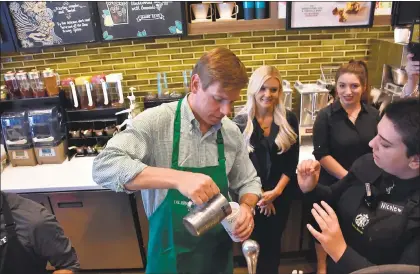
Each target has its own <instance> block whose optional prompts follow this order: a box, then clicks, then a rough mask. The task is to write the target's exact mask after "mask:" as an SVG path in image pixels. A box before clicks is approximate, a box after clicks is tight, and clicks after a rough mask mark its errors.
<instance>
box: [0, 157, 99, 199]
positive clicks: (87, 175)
mask: <svg viewBox="0 0 420 274" xmlns="http://www.w3.org/2000/svg"><path fill="white" fill-rule="evenodd" d="M93 159H94V157H78V158H73V159H71V160H70V161H68V160H66V161H64V162H63V163H62V164H57V165H37V166H18V167H12V166H11V165H9V166H8V167H6V168H5V169H4V170H3V172H2V173H1V175H0V176H1V190H2V191H7V192H16V193H34V192H59V191H77V190H99V189H103V188H102V187H101V186H99V185H97V184H96V183H95V182H94V181H93V179H92V163H93Z"/></svg>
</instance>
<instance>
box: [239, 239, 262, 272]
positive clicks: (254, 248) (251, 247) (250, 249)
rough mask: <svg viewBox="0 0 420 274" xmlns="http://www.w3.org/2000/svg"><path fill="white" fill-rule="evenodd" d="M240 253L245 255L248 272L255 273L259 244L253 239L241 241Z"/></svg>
mask: <svg viewBox="0 0 420 274" xmlns="http://www.w3.org/2000/svg"><path fill="white" fill-rule="evenodd" d="M242 253H243V254H244V256H245V259H246V264H247V265H248V274H255V273H257V262H258V255H259V254H260V245H259V244H258V243H257V242H256V241H254V240H246V241H245V242H243V243H242Z"/></svg>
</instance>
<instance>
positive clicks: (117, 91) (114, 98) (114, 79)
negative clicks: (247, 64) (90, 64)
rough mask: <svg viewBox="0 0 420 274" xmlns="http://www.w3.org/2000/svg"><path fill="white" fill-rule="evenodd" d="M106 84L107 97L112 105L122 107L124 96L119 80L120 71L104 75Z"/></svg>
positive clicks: (120, 78) (120, 76) (120, 77)
mask: <svg viewBox="0 0 420 274" xmlns="http://www.w3.org/2000/svg"><path fill="white" fill-rule="evenodd" d="M105 78H106V83H107V85H108V90H109V97H110V99H111V105H112V106H113V107H122V105H123V104H124V96H123V91H122V85H121V80H122V79H123V75H122V73H111V74H108V75H107V76H105Z"/></svg>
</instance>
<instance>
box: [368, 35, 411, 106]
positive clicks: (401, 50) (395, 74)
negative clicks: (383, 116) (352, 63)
mask: <svg viewBox="0 0 420 274" xmlns="http://www.w3.org/2000/svg"><path fill="white" fill-rule="evenodd" d="M407 54H408V48H407V44H405V43H395V42H393V41H389V40H380V39H372V50H371V60H370V61H369V63H368V70H369V83H370V85H371V87H372V89H371V93H370V95H371V97H372V99H373V100H372V101H373V105H374V106H375V107H376V108H378V109H380V110H381V109H383V108H384V106H385V105H387V104H388V103H390V102H392V101H394V100H398V99H400V98H401V97H400V96H401V94H402V90H403V87H404V85H405V84H406V82H407V73H406V71H405V70H404V68H405V66H406V64H407Z"/></svg>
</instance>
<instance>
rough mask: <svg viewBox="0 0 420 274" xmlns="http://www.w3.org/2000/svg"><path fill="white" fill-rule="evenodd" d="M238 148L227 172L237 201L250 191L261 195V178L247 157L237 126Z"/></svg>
mask: <svg viewBox="0 0 420 274" xmlns="http://www.w3.org/2000/svg"><path fill="white" fill-rule="evenodd" d="M237 133H238V150H237V153H236V158H235V161H234V163H233V166H232V169H231V171H230V172H229V174H228V179H229V187H230V189H231V190H232V191H233V192H234V194H236V195H238V196H239V199H238V201H240V199H241V197H242V196H243V195H244V194H247V193H252V194H255V195H257V196H258V197H261V180H260V178H259V177H258V176H257V171H256V170H255V168H254V165H253V164H252V162H251V159H249V155H248V150H247V149H246V146H245V142H244V141H243V137H242V134H241V133H240V131H239V128H238V131H237Z"/></svg>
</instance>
